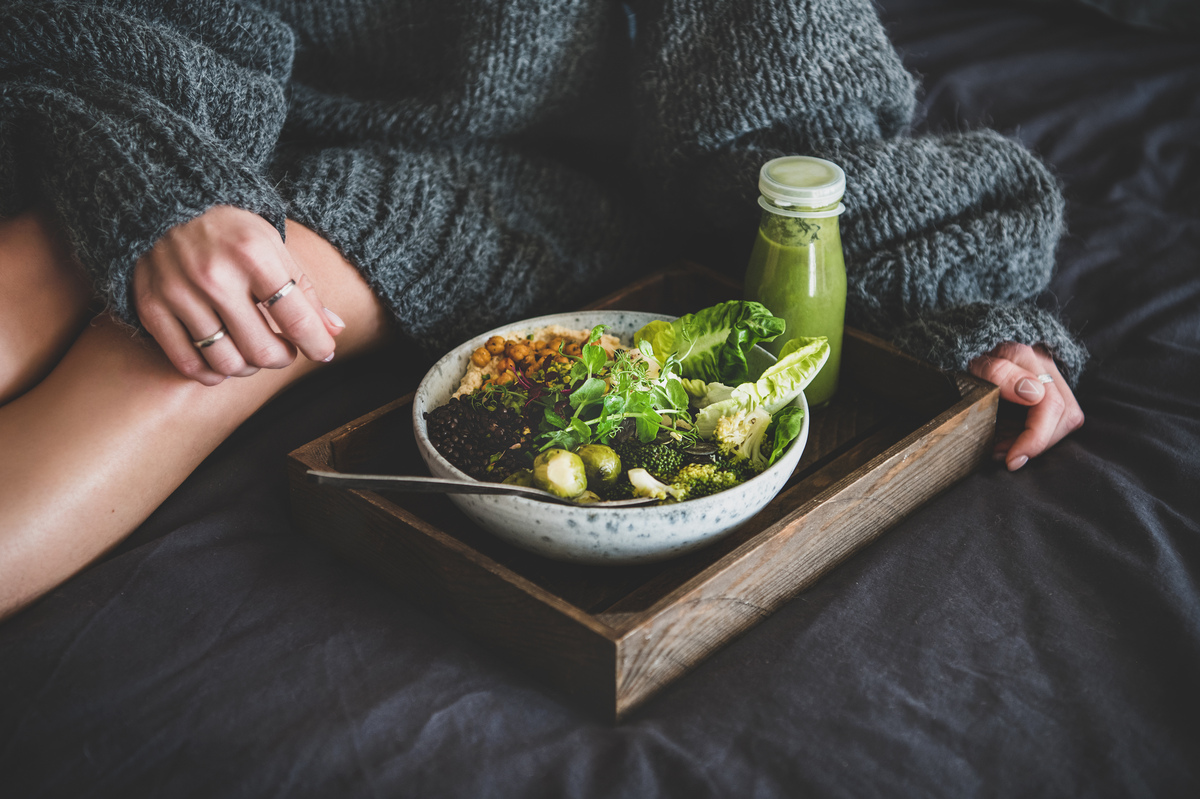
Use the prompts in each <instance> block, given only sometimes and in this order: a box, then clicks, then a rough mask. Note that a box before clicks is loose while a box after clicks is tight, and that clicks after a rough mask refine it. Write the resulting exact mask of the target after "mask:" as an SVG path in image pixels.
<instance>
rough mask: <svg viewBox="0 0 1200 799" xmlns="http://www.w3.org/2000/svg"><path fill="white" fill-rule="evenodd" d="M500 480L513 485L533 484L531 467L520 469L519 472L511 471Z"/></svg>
mask: <svg viewBox="0 0 1200 799" xmlns="http://www.w3.org/2000/svg"><path fill="white" fill-rule="evenodd" d="M502 482H505V483H508V484H509V485H514V486H531V485H533V469H522V470H521V471H519V472H513V473H512V474H510V475H509V476H508V477H505V478H504V480H503V481H502Z"/></svg>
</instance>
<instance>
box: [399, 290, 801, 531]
mask: <svg viewBox="0 0 1200 799" xmlns="http://www.w3.org/2000/svg"><path fill="white" fill-rule="evenodd" d="M606 313H611V314H637V315H642V316H646V317H649V318H652V319H662V320H666V321H674V320H675V319H678V318H679V317H677V316H672V315H670V314H662V313H657V312H654V311H626V310H621V309H600V310H586V311H564V312H562V313H555V314H543V315H542V316H535V317H531V318H529V319H518V320H515V321H513V322H511V323H509V324H506V325H500V326H498V327H494V328H492V329H491V330H488V331H485V332H483V333H479V334H478V335H475V336H472V337H471V338H469V339H467V340H465V341H463V342H462V343H461V344H458V345H457V346H455V347H453V348H451V349H450V350H449V351H448V352H447V353H446V354H444V355H443V356H442V357H441V358H439V359H438V360H437V361H435V362H434V363H433V365H431V366H430V367H429V369H428V370H427V371H426V372H425V375H424V377H422V378H421V382H420V383H418V384H417V388H416V391H415V392H414V394H413V413H412V416H413V433H414V434H415V435H416V437H417V443H418V445H419V446H420V448H421V450H422V454H423V455H425V454H428V455H429V456H432V457H433V458H434V459H435V460H436V461H437V462H438V465H439V466H442V467H444V468H446V469H448V470H449V472H450V474H451V475H452V476H453V477H455V478H457V479H460V480H469V481H471V482H474V483H478V482H484V481H482V480H477V479H476V478H474V477H471V476H470V475H469V474H467V473H466V472H464V471H462V470H461V469H459V468H458V467H457V466H455V465H454V464H452V463H451V462H450V461H449V460H448V459H447V458H446V457H445V456H444V455H442V453H441V452H439V451H438V449H437V447H435V446H434V445H433V442H432V441H431V440H430V439H429V435H428V433H427V432H426V422H425V419H424V417H423V416H422V415H421V414H420V412H419V409H418V407H417V405H418V402H417V400H418V398H419V397H421V396H422V394H428V393H429V392H428V388H427V386H428V382H429V381H430V380H431V378H432V376H433V373H434V372H435V371H436V370H437V368H438V366H439V365H441V364H443V363H446V362H448V361H450V360H451V359H452V358H454V357H456V354H457V353H459V351H460V350H464V349H466V348H467V347H469V346H471V345H472V344H474V343H475V342H477V341H480V340H487V339H488V338H490V337H491V336H494V335H500V334H501V333H502V332H505V331H513V330H522V329H530V328H535V327H545V326H547V325H551V324H558V323H557V322H555V321H552V320H556V319H561V318H562V317H564V316H581V315H585V314H606ZM618 338H620V337H618ZM755 347H756V348H758V349H760V350H762V352H763V354H765V355H766V356H768V357H770V358H772V359H774V358H775V356H774V355H772V354H771V353H770V352H768V351H767V350H766V349H765V348H763V347H761V346H760V345H757V344H756V345H755ZM459 379H460V380H461V376H460V377H459ZM796 399H797V400H799V401H800V403H801V407H802V408H803V409H804V422H803V425H802V427H801V432H800V435H798V436H796V438H795V440H793V441H792V443H791V444H789V445H788V448H787V450H786V451H785V453H784V454H783V456H781V457H780V459H779V460H777V461H776V462H775V463H773V464H771V465H770V466H768V467H767V468H766V469H764V470H763V471H761V472H759V473H758V474H756V475H754V477H751V478H750V479H749V480H745V481H743V482H741V483H739V484H738V485H737V486H735V487H734V488H733V489H726V490H725V491H718V492H717V493H715V494H709V495H708V496H705V497H697V498H695V499H686V500H682V501H680V502H666V503H663V504H660V505H641V506H637V507H632V508H612V507H605V506H603V505H599V506H594V505H579V506H578V510H582V511H587V512H589V513H600V512H603V513H607V514H612V515H613V516H616V517H623V516H626V515H639V516H644V515H645V514H646V513H647V512H655V511H658V512H661V511H663V510H664V509H667V510H669V509H671V508H678V507H680V506H684V505H686V506H687V507H690V508H701V507H706V506H707V507H718V506H719V505H720V504H722V500H724V501H726V502H727V501H728V500H729V497H727V496H725V495H727V494H729V493H730V492H731V491H734V490H736V488H739V487H741V486H745V485H750V484H751V483H755V482H757V481H760V480H762V479H764V478H766V477H768V475H770V476H771V478H774V477H775V476H776V475H771V472H774V471H775V470H776V469H777V468H779V467H781V466H783V465H784V464H786V463H787V462H788V461H789V460H791V457H792V455H793V452H792V450H793V449H794V448H795V447H796V446H797V444H803V447H802V448H801V450H800V452H799V453H796V454H797V459H796V461H795V462H793V463H792V466H791V470H795V467H796V463H798V462H799V457H801V456H803V453H804V449H807V447H808V427H809V419H810V415H811V414H810V410H809V406H808V397H807V395H806V394H805V393H804V391H801V392H800V395H799V396H798V397H797V398H796ZM795 401H796V400H793V402H795ZM436 407H441V406H440V405H439V406H436ZM431 410H433V408H432V407H431V408H428V409H427V411H426V412H428V411H431ZM789 476H790V473H789ZM783 482H784V483H786V482H787V478H784V481H783ZM780 490H782V487H781V488H780ZM778 493H779V491H776V492H775V493H774V494H772V495H771V498H772V499H773V498H774V497H775V496H776V495H778ZM503 499H504V501H506V502H514V503H516V507H525V506H528V507H529V508H531V509H532V508H546V507H547V506H549V507H555V508H561V509H563V510H571V509H572V506H569V505H552V504H551V503H546V502H542V501H540V500H537V499H532V498H526V497H518V496H505V497H503ZM769 501H770V500H768V502H769Z"/></svg>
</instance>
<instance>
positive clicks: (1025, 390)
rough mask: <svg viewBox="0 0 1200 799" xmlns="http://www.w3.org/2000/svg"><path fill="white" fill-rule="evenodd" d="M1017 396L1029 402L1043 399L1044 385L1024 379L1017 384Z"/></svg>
mask: <svg viewBox="0 0 1200 799" xmlns="http://www.w3.org/2000/svg"><path fill="white" fill-rule="evenodd" d="M1017 394H1019V395H1020V396H1022V397H1024V398H1025V399H1028V400H1035V399H1041V398H1042V384H1041V383H1039V382H1037V381H1036V380H1030V379H1029V378H1028V377H1025V378H1022V379H1021V382H1020V383H1017Z"/></svg>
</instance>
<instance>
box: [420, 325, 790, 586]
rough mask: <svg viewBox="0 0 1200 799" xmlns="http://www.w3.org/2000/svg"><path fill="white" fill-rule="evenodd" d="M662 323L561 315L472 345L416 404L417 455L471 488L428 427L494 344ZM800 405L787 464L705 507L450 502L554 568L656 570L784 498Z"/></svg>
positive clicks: (764, 361)
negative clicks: (547, 330) (557, 564)
mask: <svg viewBox="0 0 1200 799" xmlns="http://www.w3.org/2000/svg"><path fill="white" fill-rule="evenodd" d="M671 318H672V317H669V316H662V315H660V314H649V313H638V312H633V311H580V312H577V313H565V314H553V315H550V316H541V317H538V318H536V319H527V320H524V321H521V322H514V323H512V324H508V325H504V326H503V327H498V328H496V329H495V330H489V331H488V332H487V333H483V334H481V335H478V336H476V337H475V338H473V339H471V340H470V341H467V342H464V343H463V344H461V345H460V346H458V347H456V348H454V349H453V350H451V351H450V352H449V353H447V354H446V356H445V357H443V358H442V359H441V360H439V361H438V362H437V363H435V364H434V365H433V367H432V368H431V369H430V370H429V372H428V373H427V374H426V375H425V377H424V379H423V380H422V381H421V384H420V385H419V386H418V387H417V392H416V396H415V398H414V401H413V427H414V429H415V432H416V438H417V446H418V448H419V450H420V452H421V457H422V458H424V460H425V463H426V465H428V467H429V471H430V473H432V474H433V475H434V476H435V477H452V478H456V479H459V480H470V479H471V478H470V477H469V476H468V475H467V474H466V473H464V472H462V471H460V470H459V469H457V468H455V467H454V466H452V465H451V464H450V462H449V461H448V460H446V459H445V458H444V457H442V455H441V454H439V453H438V452H437V450H436V449H434V447H433V444H432V443H431V442H430V440H429V435H428V431H427V430H426V425H425V413H426V412H427V411H431V410H433V409H434V408H436V407H438V406H440V405H444V404H445V403H446V402H448V401H449V399H450V396H451V395H452V394H453V393H454V392H455V390H457V389H458V385H459V381H460V380H461V379H462V376H463V374H464V373H465V372H466V371H467V362H468V360H469V359H470V357H471V353H473V352H474V351H475V350H476V349H477V348H478V347H481V346H482V345H483V343H484V342H485V341H486V340H487V339H488V338H490V337H492V336H495V335H500V336H504V337H505V338H517V337H520V336H524V335H525V334H526V333H529V332H532V331H534V330H536V329H538V328H541V327H545V326H546V325H562V326H564V327H567V328H570V329H572V330H590V329H591V328H593V327H595V326H596V325H599V324H603V325H607V326H608V331H607V332H609V333H612V334H613V335H616V336H617V337H619V338H620V339H621V341H622V342H623V343H625V344H627V345H628V344H630V343H631V338H632V336H633V334H634V333H635V332H637V331H638V330H639V329H640V328H641V327H642V326H643V325H645V324H646V323H647V322H649V321H651V320H653V319H671ZM749 360H750V366H751V373H752V374H758V373H760V372H761V371H762V370H763V369H765V368H766V367H767V366H769V365H770V364H771V363H772V362H774V360H775V359H774V357H773V356H772V355H771V354H770V353H768V352H767V351H766V350H764V349H762V348H755V351H754V352H753V353H752V354H751V357H750V359H749ZM796 404H798V405H800V406H801V407H802V408H804V423H803V426H802V427H801V430H800V435H799V436H798V437H797V439H796V441H794V442H793V443H792V445H791V447H790V448H789V449H788V451H787V452H786V453H784V456H783V457H782V458H780V459H779V460H778V461H776V462H775V463H774V464H773V465H772V466H771V467H770V468H769V469H767V470H766V471H764V472H763V473H762V474H760V475H758V476H756V477H754V478H753V479H751V480H747V481H746V482H745V483H742V484H741V485H738V486H735V487H734V488H731V489H728V490H726V491H721V492H718V493H716V494H713V495H711V496H707V497H702V498H700V499H693V500H688V501H687V502H677V503H673V504H667V505H653V506H646V507H635V508H604V507H602V506H582V507H572V506H569V505H556V504H551V503H549V502H539V501H538V500H534V499H525V498H524V497H506V496H495V495H484V494H450V495H448V496H449V498H450V501H451V502H453V503H455V504H456V505H457V506H458V507H459V508H461V509H462V511H463V513H465V514H466V515H467V516H469V517H470V518H471V519H473V520H474V521H475V522H476V523H478V524H479V525H480V526H481V527H483V528H484V529H485V530H488V531H490V532H492V533H493V534H495V535H497V536H499V537H500V538H502V539H503V540H505V541H507V542H508V543H510V544H512V545H513V546H517V547H520V548H522V549H526V550H529V551H531V552H535V553H537V554H539V555H544V556H545V557H548V558H553V559H555V560H561V561H570V562H575V563H591V564H613V565H618V564H632V563H648V562H652V561H656V560H664V559H666V558H671V557H675V556H677V555H681V554H683V553H685V552H690V551H692V550H694V549H697V548H699V547H702V546H704V545H706V544H711V543H712V542H714V541H716V540H717V539H719V538H720V537H722V536H724V535H727V534H728V533H730V532H732V531H733V530H735V529H736V528H737V527H738V526H740V525H741V524H743V523H745V522H746V521H747V520H748V519H750V517H752V516H754V514H756V513H758V512H759V511H760V510H762V509H763V507H764V506H765V505H766V504H767V503H768V502H770V501H771V499H772V498H773V497H774V496H775V495H776V494H778V493H779V492H780V491H781V490H782V489H783V486H784V484H785V483H786V482H787V480H788V478H789V477H790V476H791V474H792V472H793V471H794V470H795V468H796V464H797V463H798V462H799V460H800V456H801V454H803V452H804V446H805V444H806V443H807V441H808V402H807V400H806V399H805V398H804V395H803V394H801V395H800V396H799V397H798V398H797V400H796Z"/></svg>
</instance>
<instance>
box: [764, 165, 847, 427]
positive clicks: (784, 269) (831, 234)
mask: <svg viewBox="0 0 1200 799" xmlns="http://www.w3.org/2000/svg"><path fill="white" fill-rule="evenodd" d="M758 189H759V192H760V193H761V196H760V197H759V198H758V204H759V205H760V206H762V209H763V214H762V219H761V221H760V222H759V226H758V237H757V239H756V240H755V242H754V249H753V250H752V251H751V253H750V264H749V266H748V267H747V270H746V283H745V295H746V298H747V299H751V300H756V301H758V302H761V303H762V304H763V305H765V306H767V308H769V309H770V310H771V313H773V314H775V315H776V316H779V317H782V318H783V319H784V320H785V321H786V322H787V328H786V329H785V330H784V333H783V335H782V336H779V337H778V338H777V339H775V340H774V341H772V342H770V343H768V344H765V345H764V346H765V347H766V348H767V349H768V350H769V351H770V352H771V353H773V354H775V355H778V354H779V350H780V348H782V347H783V345H784V344H785V343H786V342H787V341H789V340H790V339H792V338H795V337H796V336H825V337H826V338H828V339H829V360H828V361H827V362H826V364H825V366H824V367H823V368H822V369H821V371H820V373H818V374H817V376H816V378H815V379H814V380H813V382H812V383H811V384H809V386H808V388H806V389H805V391H804V393H805V395H806V396H807V397H808V403H809V405H810V406H812V407H819V406H821V405H824V404H826V403H827V402H829V400H830V399H831V398H832V397H833V395H834V394H835V393H836V392H837V385H838V372H839V369H840V366H841V361H842V332H843V330H844V328H845V317H846V263H845V260H844V258H843V256H842V237H841V232H840V231H839V230H838V216H839V215H840V214H841V213H842V211H844V210H845V206H843V205H842V202H841V200H842V194H843V193H844V192H845V189H846V174H845V172H843V171H842V169H841V167H839V166H838V165H837V164H835V163H833V162H832V161H826V160H825V159H823V158H811V157H808V156H786V157H784V158H776V159H774V160H771V161H768V162H767V163H765V164H763V167H762V169H761V170H760V171H759V179H758Z"/></svg>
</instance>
